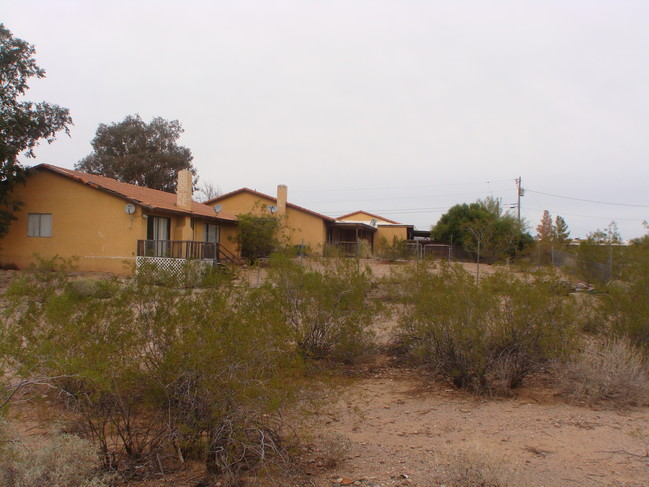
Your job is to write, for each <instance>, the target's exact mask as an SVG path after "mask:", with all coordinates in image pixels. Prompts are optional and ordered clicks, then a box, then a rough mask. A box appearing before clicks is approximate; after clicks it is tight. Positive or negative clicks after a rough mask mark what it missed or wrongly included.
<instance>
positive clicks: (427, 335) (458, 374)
mask: <svg viewBox="0 0 649 487" xmlns="http://www.w3.org/2000/svg"><path fill="white" fill-rule="evenodd" d="M400 279H402V280H403V281H402V282H403V286H402V288H403V289H402V294H401V299H402V301H403V302H404V304H405V310H404V312H403V313H402V315H401V317H400V319H399V325H400V326H399V335H398V342H399V343H400V348H401V350H402V351H404V352H405V353H406V354H407V355H409V356H410V357H411V358H412V359H413V360H414V361H415V362H416V363H419V364H421V365H423V366H425V367H427V368H429V369H430V370H431V372H432V373H434V374H437V375H440V376H442V377H444V378H446V379H448V380H450V381H451V382H452V383H453V384H455V385H456V386H458V387H462V388H465V389H468V390H470V391H473V392H480V393H494V394H504V393H507V392H509V391H510V390H511V389H512V388H515V387H518V386H520V385H521V384H522V382H523V380H524V379H525V377H526V376H527V375H528V374H530V373H531V372H533V371H535V370H538V369H539V368H540V367H541V366H542V365H543V364H545V363H546V362H547V361H548V360H549V359H551V358H552V357H555V356H557V355H560V354H561V353H562V352H563V351H564V350H566V347H567V345H568V342H569V340H570V337H571V329H572V319H571V307H570V297H566V296H564V295H562V294H563V293H558V292H557V286H556V284H557V278H556V277H555V276H553V275H551V274H535V275H529V276H522V277H519V276H516V275H514V274H512V273H510V272H499V273H495V274H493V275H490V276H487V277H485V278H483V279H482V280H481V282H480V284H476V283H475V280H474V278H473V276H472V275H470V274H469V273H467V272H466V271H465V270H464V268H463V267H461V266H457V265H448V264H445V263H441V265H440V266H439V267H430V266H424V265H420V266H417V267H413V268H411V269H408V270H406V271H405V272H404V273H403V274H402V275H401V276H400Z"/></svg>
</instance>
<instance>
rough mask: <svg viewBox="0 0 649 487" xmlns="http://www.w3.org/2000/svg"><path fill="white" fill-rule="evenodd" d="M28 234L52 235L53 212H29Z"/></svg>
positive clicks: (37, 235) (34, 235)
mask: <svg viewBox="0 0 649 487" xmlns="http://www.w3.org/2000/svg"><path fill="white" fill-rule="evenodd" d="M27 236H28V237H51V236H52V214H51V213H28V214H27Z"/></svg>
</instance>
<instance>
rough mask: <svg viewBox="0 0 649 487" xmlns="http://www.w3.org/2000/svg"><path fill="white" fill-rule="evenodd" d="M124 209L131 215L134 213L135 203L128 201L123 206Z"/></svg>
mask: <svg viewBox="0 0 649 487" xmlns="http://www.w3.org/2000/svg"><path fill="white" fill-rule="evenodd" d="M124 211H125V212H126V213H128V214H129V215H132V214H133V213H135V205H133V204H131V203H129V204H128V205H126V206H125V207H124Z"/></svg>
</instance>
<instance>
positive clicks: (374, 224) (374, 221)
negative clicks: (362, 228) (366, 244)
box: [370, 218, 377, 228]
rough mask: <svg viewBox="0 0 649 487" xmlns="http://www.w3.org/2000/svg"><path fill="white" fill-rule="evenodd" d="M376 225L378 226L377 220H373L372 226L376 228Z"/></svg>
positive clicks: (371, 221)
mask: <svg viewBox="0 0 649 487" xmlns="http://www.w3.org/2000/svg"><path fill="white" fill-rule="evenodd" d="M376 224H377V221H376V218H372V219H371V220H370V225H372V226H373V227H374V228H376Z"/></svg>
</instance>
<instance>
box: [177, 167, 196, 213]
mask: <svg viewBox="0 0 649 487" xmlns="http://www.w3.org/2000/svg"><path fill="white" fill-rule="evenodd" d="M176 206H177V207H178V208H181V209H183V210H191V209H192V173H191V172H190V171H188V170H187V169H183V170H181V171H178V184H177V186H176Z"/></svg>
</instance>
